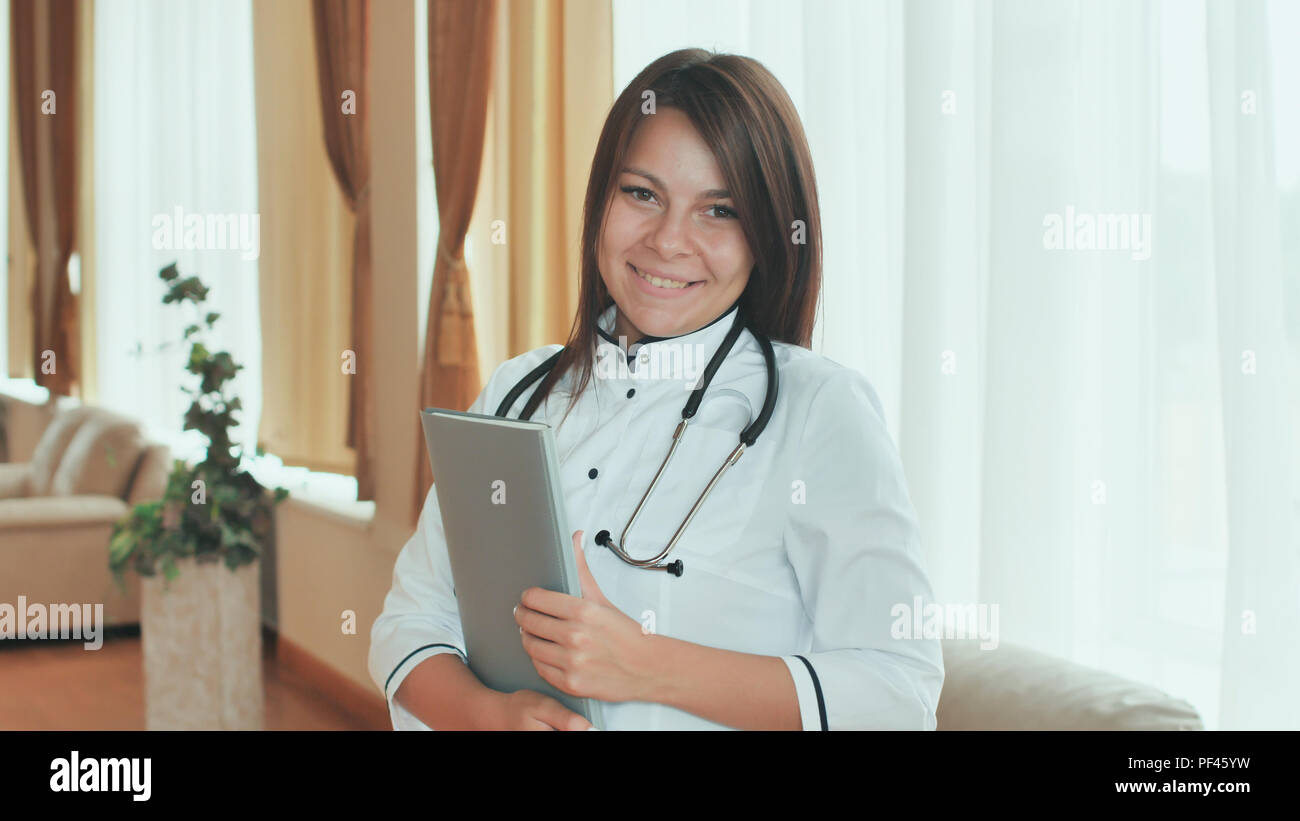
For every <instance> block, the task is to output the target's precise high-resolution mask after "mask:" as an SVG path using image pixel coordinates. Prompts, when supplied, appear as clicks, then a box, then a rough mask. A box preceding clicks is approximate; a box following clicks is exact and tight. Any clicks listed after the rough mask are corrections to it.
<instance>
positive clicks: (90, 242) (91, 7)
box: [76, 0, 99, 404]
mask: <svg viewBox="0 0 1300 821" xmlns="http://www.w3.org/2000/svg"><path fill="white" fill-rule="evenodd" d="M77 13H78V15H79V20H78V26H79V31H81V32H83V34H82V36H81V37H80V38H78V43H77V82H78V83H79V84H80V89H79V92H78V94H77V107H78V111H77V163H78V167H77V231H76V234H77V236H78V237H81V238H82V239H81V240H80V241H78V242H77V254H78V256H79V257H80V260H81V264H80V269H81V277H80V279H81V288H80V292H79V293H78V295H77V305H78V307H79V311H78V313H77V323H78V324H77V327H78V330H79V334H78V336H80V338H81V347H80V351H79V356H78V361H79V362H80V364H81V372H80V373H79V374H78V376H79V378H80V383H81V384H80V388H81V398H82V399H83V400H84V401H86V402H88V403H90V404H95V403H96V402H97V401H98V399H99V368H98V367H97V363H96V347H95V37H94V31H95V0H81V2H80V3H78V4H77Z"/></svg>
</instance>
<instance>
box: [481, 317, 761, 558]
mask: <svg viewBox="0 0 1300 821" xmlns="http://www.w3.org/2000/svg"><path fill="white" fill-rule="evenodd" d="M744 327H745V319H744V316H743V312H742V309H741V308H740V307H737V309H736V319H735V321H734V322H732V323H731V330H729V331H728V332H727V336H726V338H725V339H723V340H722V344H721V345H720V346H719V347H718V350H717V351H716V352H715V353H714V354H713V358H712V359H710V360H709V364H708V365H707V366H705V368H704V374H703V376H702V377H701V380H700V384H699V387H698V388H695V389H694V390H693V391H691V395H690V398H689V399H687V400H686V405H685V406H684V407H683V408H682V421H680V422H678V423H677V429H676V430H675V431H673V442H672V445H670V446H669V448H668V455H667V456H665V457H664V461H663V464H661V465H659V470H658V471H656V472H655V476H654V479H652V480H651V481H650V487H648V488H646V492H645V493H644V494H642V496H641V501H640V503H638V504H637V506H636V509H635V510H634V511H632V518H631V519H629V520H628V522H627V526H626V527H624V528H623V535H621V536H620V537H619V540H618V541H617V542H615V541H614V540H612V539H611V538H610V536H609V531H608V530H602V531H600V532H599V533H597V534H596V544H598V545H603V546H605V547H608V548H609V549H610V550H612V551H614V554H615V555H617V556H618V557H619V558H620V559H622V560H623V561H624V562H627V563H628V564H630V565H632V566H633V567H640V568H643V569H645V570H666V571H668V572H669V573H671V574H672V575H674V576H681V575H682V572H683V571H684V569H685V568H684V565H683V564H682V560H681V559H677V560H676V561H672V562H668V563H666V564H660V562H662V561H663V560H664V558H666V557H667V556H668V554H669V553H671V552H672V550H673V548H674V547H676V546H677V541H678V540H679V539H680V538H681V537H682V533H683V532H685V530H686V526H687V525H689V524H690V523H691V520H692V519H694V518H695V514H696V513H697V512H698V511H699V509H700V505H702V504H704V500H705V499H707V498H708V497H709V492H710V491H712V490H713V486H714V485H716V484H717V483H718V480H720V479H721V478H722V476H723V474H725V473H726V472H727V471H728V470H730V469H731V466H732V465H734V464H736V462H738V461H740V457H741V455H742V454H744V452H745V448H747V447H752V446H753V444H754V443H755V442H756V441H758V437H759V434H761V433H762V432H763V429H764V428H766V427H767V421H768V419H770V418H771V416H772V409H773V408H774V407H776V397H777V388H778V386H777V372H776V356H775V354H773V352H772V343H771V341H770V340H768V338H767V337H766V336H764V335H763V334H760V333H759V332H758V331H756V330H754V329H753V328H750V329H749V332H750V333H751V334H753V335H754V339H756V340H758V344H759V347H760V348H762V350H763V360H764V361H765V362H766V364H767V393H766V395H765V396H764V397H763V408H762V410H761V411H759V414H758V418H757V419H755V420H754V421H753V422H751V423H750V425H749V427H747V428H745V429H744V430H743V431H741V433H740V444H738V445H736V447H735V449H734V450H732V451H731V455H729V456H728V457H727V458H726V461H724V462H723V463H722V467H720V468H718V471H717V473H714V474H713V478H712V479H710V480H709V483H708V485H706V486H705V487H704V491H703V492H702V493H701V494H700V497H699V498H698V499H696V500H695V504H694V505H692V506H691V510H690V512H689V513H687V514H686V518H685V519H684V520H683V521H682V523H681V526H680V527H678V528H677V532H676V533H674V534H673V537H672V539H671V540H670V541H669V542H668V546H667V547H665V548H664V549H663V550H662V551H660V553H659V555H657V556H655V557H654V558H652V559H634V558H632V557H631V556H629V555H628V554H627V552H626V551H625V550H624V549H623V548H622V545H624V544H626V543H627V534H628V531H629V530H631V529H632V525H633V524H634V523H635V522H636V519H637V516H639V515H641V509H642V508H644V507H645V503H646V501H647V500H648V499H649V498H650V494H652V493H654V489H655V486H656V485H658V484H659V477H660V476H662V475H663V472H664V469H665V468H667V467H668V463H669V462H670V461H672V458H673V454H674V453H676V452H677V446H678V445H680V444H681V442H682V437H683V435H684V434H685V433H686V428H687V426H688V425H689V423H690V421H691V419H692V417H694V416H695V411H696V410H698V409H699V407H700V402H701V401H702V400H703V399H704V392H705V391H706V390H708V388H709V383H710V382H711V381H713V375H714V374H715V373H717V370H718V368H720V367H721V366H722V361H723V360H724V359H726V358H727V354H729V353H730V352H731V349H732V347H733V346H734V345H735V344H736V339H737V338H739V337H740V332H741V330H742V329H743V328H744ZM561 353H563V350H560V351H557V352H556V353H555V354H554V355H553V356H551V357H550V358H549V359H547V360H546V361H545V362H543V363H542V364H540V365H538V366H537V367H536V368H534V369H533V370H531V371H529V373H528V374H527V375H526V376H524V378H523V379H521V380H519V383H518V384H516V385H515V386H514V387H513V388H511V389H510V392H509V393H508V394H506V397H505V399H503V400H501V404H500V405H499V406H498V407H497V412H496V415H497V416H501V417H505V416H506V415H507V414H508V413H509V412H510V408H511V407H512V406H513V405H514V404H515V402H516V400H518V399H519V397H520V396H521V395H522V394H523V392H524V391H525V390H527V389H528V386H529V385H531V384H533V383H534V382H536V381H537V380H538V379H540V378H542V376H544V375H545V374H546V373H547V372H548V371H550V370H551V368H553V367H555V363H556V362H557V361H558V360H559V358H560V354H561ZM529 416H532V413H531V412H529V413H528V414H526V415H522V416H520V418H521V419H524V420H526V419H527V418H528V417H529Z"/></svg>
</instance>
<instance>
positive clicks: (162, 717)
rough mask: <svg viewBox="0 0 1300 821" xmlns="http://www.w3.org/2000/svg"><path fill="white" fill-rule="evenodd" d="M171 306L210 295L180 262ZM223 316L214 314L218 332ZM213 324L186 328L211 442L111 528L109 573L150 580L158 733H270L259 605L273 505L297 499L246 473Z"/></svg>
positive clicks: (149, 675) (149, 666) (194, 411)
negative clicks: (159, 494) (233, 433)
mask: <svg viewBox="0 0 1300 821" xmlns="http://www.w3.org/2000/svg"><path fill="white" fill-rule="evenodd" d="M158 276H159V277H160V278H161V279H162V280H163V282H164V283H166V284H167V293H166V295H164V296H163V304H165V305H169V304H173V303H177V304H182V303H190V304H191V305H192V306H193V309H194V310H195V313H196V315H197V314H198V308H199V306H201V305H202V304H203V302H204V300H205V299H207V295H208V289H207V288H206V287H204V285H203V283H202V282H200V281H199V279H198V277H186V278H183V279H182V278H181V276H180V274H179V272H178V271H177V269H176V263H172V264H171V265H168V266H166V267H165V268H163V269H162V270H161V271H159V273H158ZM218 316H219V314H216V313H211V312H209V313H207V314H206V315H204V317H203V320H202V322H203V325H204V326H206V328H207V330H209V331H210V330H211V329H212V327H213V324H214V323H215V322H216V321H217V318H218ZM203 331H204V328H203V327H202V326H200V325H199V324H197V323H194V324H191V325H189V326H188V327H187V328H186V329H185V335H184V341H186V342H189V343H190V354H189V359H188V362H187V364H186V370H187V371H188V372H189V373H191V374H193V375H194V376H195V377H196V379H195V382H196V384H195V385H194V386H193V387H185V388H183V390H185V391H186V393H188V394H189V395H190V396H191V398H192V400H193V401H192V402H191V403H190V406H189V409H188V410H187V411H186V413H185V425H184V429H185V430H196V431H198V432H199V433H201V434H202V435H203V436H204V437H205V438H206V440H207V450H206V456H205V457H204V458H203V460H202V461H200V462H198V463H197V464H195V465H190V464H188V463H186V462H185V461H184V460H180V459H178V460H176V461H175V462H173V465H172V471H171V473H170V475H169V476H168V478H167V486H166V490H165V491H164V493H163V498H162V499H160V500H158V501H151V502H143V503H140V504H137V505H136V506H135V507H134V508H132V509H131V510H130V511H129V512H128V513H127V515H126V516H125V517H123V518H122V520H121V521H119V522H118V523H117V524H116V525H114V527H113V532H112V536H111V537H110V540H109V567H110V568H111V569H112V571H113V575H114V577H115V578H116V579H117V581H118V583H119V585H121V586H123V587H125V585H124V580H125V574H126V573H127V572H130V571H134V572H136V573H138V574H140V576H141V577H142V579H141V585H140V588H141V614H140V628H141V640H142V644H143V649H144V665H145V706H146V716H147V717H146V726H147V728H148V729H151V730H154V729H260V728H261V726H262V673H261V658H262V654H261V635H262V634H261V607H260V601H261V599H260V595H259V594H260V585H259V570H260V563H259V561H258V559H259V557H260V555H261V553H262V549H263V548H264V547H265V546H266V545H267V544H268V543H269V540H270V539H272V538H273V537H274V527H273V519H272V515H273V512H274V507H275V505H277V504H279V502H281V501H282V500H283V499H284V498H285V497H286V496H287V495H288V491H286V490H285V489H284V488H276V489H275V491H274V494H272V493H270V492H269V491H268V490H267V489H265V488H263V487H262V485H261V484H259V483H258V481H257V480H256V479H255V478H253V476H252V475H251V474H249V473H248V472H246V471H244V470H242V469H241V467H240V462H241V459H242V448H239V447H237V446H235V445H234V444H233V443H232V442H231V439H230V428H231V426H233V425H234V424H236V421H237V420H236V418H235V414H236V412H237V411H239V410H240V408H241V403H240V400H239V397H237V396H228V395H227V393H226V383H227V382H229V381H230V380H231V379H233V378H234V376H235V374H236V373H238V372H239V370H240V369H242V368H243V366H242V365H239V364H236V363H235V361H234V359H233V358H232V357H231V356H230V354H229V353H227V352H226V351H218V352H212V351H210V350H209V349H208V347H207V346H206V345H204V344H203V342H202V341H201V338H200V337H201V335H202V333H203Z"/></svg>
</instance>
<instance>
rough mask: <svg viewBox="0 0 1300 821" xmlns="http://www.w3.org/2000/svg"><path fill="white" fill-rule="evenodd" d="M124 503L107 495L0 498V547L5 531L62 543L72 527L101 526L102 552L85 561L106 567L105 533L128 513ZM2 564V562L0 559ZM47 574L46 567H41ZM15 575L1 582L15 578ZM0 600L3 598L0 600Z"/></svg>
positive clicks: (6, 536)
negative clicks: (43, 534)
mask: <svg viewBox="0 0 1300 821" xmlns="http://www.w3.org/2000/svg"><path fill="white" fill-rule="evenodd" d="M128 512H129V511H128V509H127V506H126V502H124V501H122V500H121V499H115V498H113V497H111V496H36V497H32V498H28V499H0V545H3V546H5V547H7V546H8V545H9V540H10V539H11V538H12V536H11V534H9V533H5V531H6V530H18V529H26V530H48V531H50V536H49V538H54V539H59V540H63V539H64V538H65V537H66V535H67V533H68V532H69V531H71V530H72V529H73V528H77V527H88V526H102V527H103V528H104V533H103V542H102V545H103V552H102V553H101V554H98V555H87V556H86V561H88V562H93V563H95V564H97V565H99V564H102V565H103V566H104V567H107V566H108V533H109V528H110V526H111V525H113V524H115V523H116V522H118V521H120V520H121V519H122V517H124V516H126V514H127V513H128ZM0 564H3V559H0ZM45 569H46V570H47V571H48V570H50V568H49V567H48V566H46V567H45ZM18 577H19V576H18V575H17V574H15V575H13V576H10V577H8V578H7V579H5V580H6V581H8V580H9V579H12V578H18ZM0 601H3V599H0Z"/></svg>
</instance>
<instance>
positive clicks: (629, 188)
mask: <svg viewBox="0 0 1300 821" xmlns="http://www.w3.org/2000/svg"><path fill="white" fill-rule="evenodd" d="M619 190H621V191H622V192H623V193H624V194H631V195H632V199H634V200H636V201H637V202H649V200H643V199H641V196H640V195H641V194H649V195H650V196H652V197H653V196H654V195H655V194H654V192H653V191H651V190H650V189H648V188H642V187H641V186H639V185H624V186H622V188H620V189H619Z"/></svg>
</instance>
